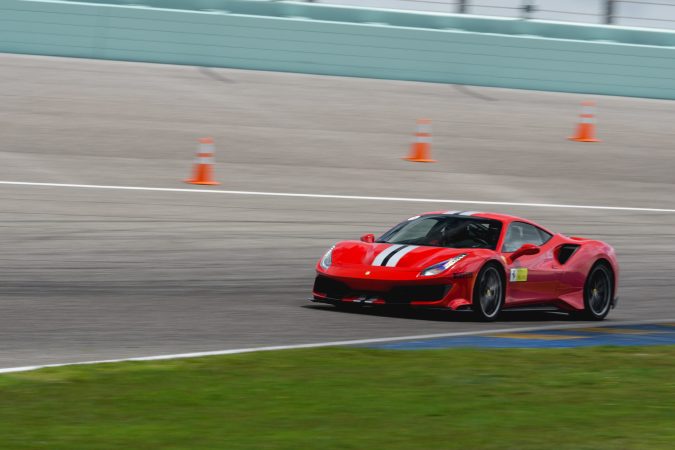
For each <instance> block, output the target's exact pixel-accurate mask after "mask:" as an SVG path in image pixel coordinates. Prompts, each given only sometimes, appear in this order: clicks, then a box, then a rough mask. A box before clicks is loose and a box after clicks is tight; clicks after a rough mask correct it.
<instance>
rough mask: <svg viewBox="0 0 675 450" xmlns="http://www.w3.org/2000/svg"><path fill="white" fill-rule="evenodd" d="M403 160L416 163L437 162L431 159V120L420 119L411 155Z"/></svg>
mask: <svg viewBox="0 0 675 450" xmlns="http://www.w3.org/2000/svg"><path fill="white" fill-rule="evenodd" d="M403 159H407V160H408V161H414V162H436V160H435V159H431V119H418V120H417V130H416V131H415V139H414V141H413V143H412V145H411V147H410V155H409V156H406V157H405V158H403Z"/></svg>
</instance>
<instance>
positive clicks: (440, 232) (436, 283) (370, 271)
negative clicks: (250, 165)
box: [313, 211, 619, 320]
mask: <svg viewBox="0 0 675 450" xmlns="http://www.w3.org/2000/svg"><path fill="white" fill-rule="evenodd" d="M316 271H317V276H316V280H315V282H314V289H313V301H315V302H321V303H330V304H334V305H337V306H355V305H362V306H366V305H368V306H371V305H406V306H410V307H423V308H442V309H449V310H463V309H472V310H473V311H474V312H475V313H476V314H477V315H478V316H479V317H480V318H481V319H483V320H495V319H496V318H497V316H498V315H499V312H500V311H501V310H502V309H505V308H524V307H527V308H532V307H555V308H557V309H559V310H563V311H567V312H569V313H571V314H574V315H577V316H579V317H581V318H585V319H592V320H602V319H604V318H605V317H606V316H607V314H608V313H609V310H610V309H612V308H613V307H614V306H616V303H617V296H616V292H617V284H618V276H619V266H618V263H617V261H616V255H615V253H614V249H613V248H612V247H611V246H610V245H608V244H606V243H604V242H601V241H597V240H591V239H584V238H579V237H566V236H563V235H562V234H556V233H553V232H551V231H549V230H547V229H546V228H544V227H542V226H540V225H537V224H535V223H534V222H531V221H529V220H525V219H521V218H518V217H513V216H507V215H503V214H493V213H479V212H474V211H465V212H461V211H437V212H430V213H425V214H421V215H419V216H415V217H411V218H410V219H408V220H406V221H404V222H402V223H400V224H398V225H396V226H395V227H394V228H392V229H391V230H389V231H387V232H386V233H384V234H383V235H382V236H381V237H380V238H378V239H375V236H374V235H372V234H366V235H364V236H362V237H361V240H360V241H344V242H340V243H338V244H336V245H335V246H333V247H332V248H331V249H330V250H328V252H327V253H326V254H325V255H324V256H323V257H322V258H321V259H320V260H319V262H318V263H317V266H316Z"/></svg>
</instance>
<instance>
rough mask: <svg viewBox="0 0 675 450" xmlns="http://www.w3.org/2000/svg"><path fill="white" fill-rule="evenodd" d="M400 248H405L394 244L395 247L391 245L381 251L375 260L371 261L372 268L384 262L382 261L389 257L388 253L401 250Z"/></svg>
mask: <svg viewBox="0 0 675 450" xmlns="http://www.w3.org/2000/svg"><path fill="white" fill-rule="evenodd" d="M401 247H405V246H404V245H401V244H395V245H392V246H390V247H387V248H385V249H384V250H382V251H381V252H380V254H379V255H377V256H376V257H375V259H374V260H373V266H379V265H382V261H384V259H385V258H386V257H387V256H389V254H390V253H392V252H395V251H396V250H398V249H399V248H401Z"/></svg>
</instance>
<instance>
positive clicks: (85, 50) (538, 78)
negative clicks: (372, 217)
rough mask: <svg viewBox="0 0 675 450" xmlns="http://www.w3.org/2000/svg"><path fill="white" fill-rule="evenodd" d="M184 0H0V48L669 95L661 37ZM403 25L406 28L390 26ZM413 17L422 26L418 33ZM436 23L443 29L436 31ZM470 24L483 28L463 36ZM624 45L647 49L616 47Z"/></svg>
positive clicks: (674, 67)
mask: <svg viewBox="0 0 675 450" xmlns="http://www.w3.org/2000/svg"><path fill="white" fill-rule="evenodd" d="M118 2H119V0H118ZM107 3H111V1H110V0H109V1H108V2H107ZM120 3H127V2H120ZM136 3H143V1H142V0H137V2H136ZM145 3H148V4H151V5H152V6H167V7H172V6H173V7H177V6H178V5H179V4H181V3H182V4H183V5H185V3H186V2H177V1H175V0H145ZM188 3H190V4H192V6H193V7H194V8H197V7H200V8H204V9H208V10H197V9H192V10H185V9H183V10H178V9H159V8H155V7H148V6H128V5H109V4H102V2H92V3H88V4H87V3H75V2H70V1H37V0H36V1H32V0H1V1H0V51H2V52H10V53H28V54H39V55H56V56H73V57H85V58H102V59H116V60H129V61H147V62H159V63H171V64H189V65H200V66H217V67H233V68H242V69H260V70H274V71H288V72H303V73H315V74H327V75H344V76H356V77H369V78H387V79H401V80H418V81H431V82H442V83H461V84H472V85H485V86H499V87H509V88H524V89H540V90H553V91H564V92H582V93H595V94H610V95H627V96H638V97H653V98H667V99H675V46H673V45H672V44H673V42H672V41H671V39H672V37H673V33H669V32H654V31H647V30H630V29H608V28H607V27H596V26H581V27H585V28H587V29H588V30H587V31H586V34H587V35H588V34H591V35H595V36H604V37H612V38H613V39H614V40H613V41H591V40H588V41H583V40H573V39H568V38H565V39H561V38H552V37H543V36H535V35H529V34H522V32H523V31H531V30H529V29H527V28H526V27H531V28H532V30H535V31H536V29H542V30H544V31H542V32H540V33H539V34H542V35H546V34H548V35H559V36H567V35H570V36H572V35H575V33H573V29H571V28H569V27H570V26H572V25H570V26H567V25H564V24H544V23H542V22H531V23H530V22H525V21H519V20H513V19H476V20H479V21H483V22H485V21H487V22H486V23H490V22H491V23H493V26H492V29H493V30H501V31H502V32H501V33H494V32H485V31H484V30H487V29H490V28H489V27H487V25H486V23H482V22H481V23H477V22H476V20H474V19H471V18H461V17H459V18H458V17H456V16H443V15H424V14H408V13H402V12H387V11H384V12H382V11H375V10H363V9H361V10H358V9H353V8H338V7H323V6H321V5H300V4H280V3H268V2H251V1H248V2H246V1H241V0H238V1H232V0H230V1H226V0H194V1H192V2H188ZM214 8H217V9H218V10H216V11H214V10H213V9H214ZM247 8H248V9H247ZM225 11H227V12H225ZM233 11H236V12H238V13H239V14H235V13H234V12H233ZM241 13H246V14H241ZM297 15H300V16H301V17H298V16H297ZM317 18H323V19H324V20H317ZM328 19H330V20H328ZM370 20H372V21H375V22H378V21H379V20H382V21H385V22H386V24H385V23H384V22H379V23H370V22H369V21H370ZM406 20H407V25H406V26H393V25H391V23H395V24H397V25H404V24H406ZM424 20H426V21H427V22H429V26H427V27H425V28H422V27H420V26H421V25H424ZM453 20H454V22H453ZM420 21H422V22H420ZM442 21H446V22H445V23H446V24H448V25H449V24H453V25H454V27H449V28H440V25H441V22H442ZM357 22H358V23H357ZM414 24H417V25H420V26H418V27H415V26H413V25H414ZM431 24H435V26H434V27H432V26H431ZM507 25H508V26H507ZM546 25H550V27H547V26H546ZM563 25H564V27H563ZM486 27H487V28H486ZM500 27H501V28H500ZM556 27H558V28H556ZM559 27H563V28H559ZM573 27H579V26H578V25H574V26H573ZM475 29H480V30H483V32H478V31H469V30H475ZM617 30H618V32H617ZM610 31H611V32H613V33H614V34H613V35H612V34H608V33H609V32H610ZM621 31H625V33H621ZM580 33H581V32H580ZM593 33H595V34H593ZM603 33H604V34H603ZM582 34H583V33H582ZM617 41H621V42H617ZM633 41H639V42H652V43H654V44H655V45H644V44H629V43H627V42H633Z"/></svg>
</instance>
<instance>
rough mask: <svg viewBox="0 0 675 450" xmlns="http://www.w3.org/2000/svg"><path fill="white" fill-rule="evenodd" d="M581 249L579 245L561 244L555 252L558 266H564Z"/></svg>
mask: <svg viewBox="0 0 675 450" xmlns="http://www.w3.org/2000/svg"><path fill="white" fill-rule="evenodd" d="M579 247H581V246H580V245H579V244H563V245H561V246H560V247H558V248H557V250H556V259H557V260H558V262H559V263H560V264H565V263H566V262H567V261H568V260H569V259H570V258H571V257H572V255H574V254H575V253H576V251H577V250H579Z"/></svg>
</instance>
